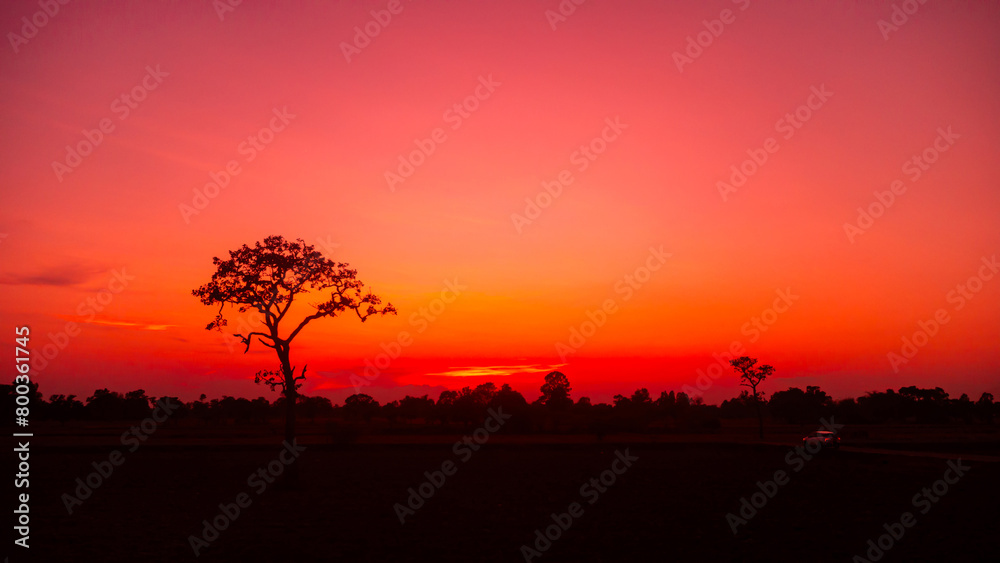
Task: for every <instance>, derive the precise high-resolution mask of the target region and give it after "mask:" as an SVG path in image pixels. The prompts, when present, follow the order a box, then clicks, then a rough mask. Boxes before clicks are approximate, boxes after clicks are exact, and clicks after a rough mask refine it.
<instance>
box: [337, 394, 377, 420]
mask: <svg viewBox="0 0 1000 563" xmlns="http://www.w3.org/2000/svg"><path fill="white" fill-rule="evenodd" d="M344 411H345V412H346V413H347V416H348V417H350V418H355V419H363V420H364V421H365V422H371V419H372V417H373V416H375V415H376V414H378V411H379V405H378V401H376V400H375V399H373V398H372V397H371V395H365V394H364V393H356V394H354V395H351V396H350V397H348V398H347V399H345V400H344Z"/></svg>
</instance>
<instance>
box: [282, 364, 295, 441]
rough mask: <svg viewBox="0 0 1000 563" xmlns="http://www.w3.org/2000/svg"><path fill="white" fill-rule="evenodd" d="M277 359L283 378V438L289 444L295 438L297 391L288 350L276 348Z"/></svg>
mask: <svg viewBox="0 0 1000 563" xmlns="http://www.w3.org/2000/svg"><path fill="white" fill-rule="evenodd" d="M278 359H279V360H280V361H281V372H282V374H281V375H282V376H283V377H284V379H285V385H284V390H283V391H284V392H283V394H284V395H285V440H286V441H287V442H288V443H289V444H291V443H292V440H294V439H295V401H296V399H297V398H298V392H297V391H296V390H295V373H293V372H292V364H291V362H289V359H288V350H280V349H279V350H278Z"/></svg>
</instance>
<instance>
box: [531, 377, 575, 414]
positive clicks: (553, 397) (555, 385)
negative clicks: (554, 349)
mask: <svg viewBox="0 0 1000 563" xmlns="http://www.w3.org/2000/svg"><path fill="white" fill-rule="evenodd" d="M572 390H573V389H572V387H570V386H569V379H567V378H566V376H565V375H563V374H562V373H560V372H558V371H553V372H551V373H549V374H548V375H546V376H545V383H544V384H543V385H542V396H541V397H539V398H538V402H539V403H540V404H542V405H545V406H546V407H549V408H551V409H554V410H561V409H564V408H566V407H569V406H570V405H572V404H573V400H572V399H571V398H570V395H569V393H570V391H572Z"/></svg>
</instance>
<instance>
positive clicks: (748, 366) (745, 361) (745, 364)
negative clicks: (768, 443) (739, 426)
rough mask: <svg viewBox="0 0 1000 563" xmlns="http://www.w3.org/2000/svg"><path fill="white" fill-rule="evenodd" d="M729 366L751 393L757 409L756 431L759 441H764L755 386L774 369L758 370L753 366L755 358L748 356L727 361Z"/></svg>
mask: <svg viewBox="0 0 1000 563" xmlns="http://www.w3.org/2000/svg"><path fill="white" fill-rule="evenodd" d="M729 365H731V366H733V369H734V370H736V373H738V374H740V385H743V386H744V387H749V388H750V390H751V391H752V392H753V404H754V407H755V408H756V409H757V425H758V431H759V433H760V439H761V440H763V439H764V415H763V414H762V413H761V411H760V399H761V397H760V393H758V392H757V386H758V385H760V383H761V382H762V381H764V380H765V379H767V376H769V375H771V374H772V373H774V368H773V367H771V366H770V365H766V364H765V365H762V366H760V367H758V368H755V367H754V366H756V365H757V358H751V357H749V356H740V357H739V358H736V359H735V360H729Z"/></svg>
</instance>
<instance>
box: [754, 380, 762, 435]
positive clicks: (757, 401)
mask: <svg viewBox="0 0 1000 563" xmlns="http://www.w3.org/2000/svg"><path fill="white" fill-rule="evenodd" d="M753 405H754V407H756V408H757V431H758V433H759V434H760V439H761V440H763V439H764V415H762V414H761V412H760V397H758V396H757V388H756V387H755V388H754V390H753Z"/></svg>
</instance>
